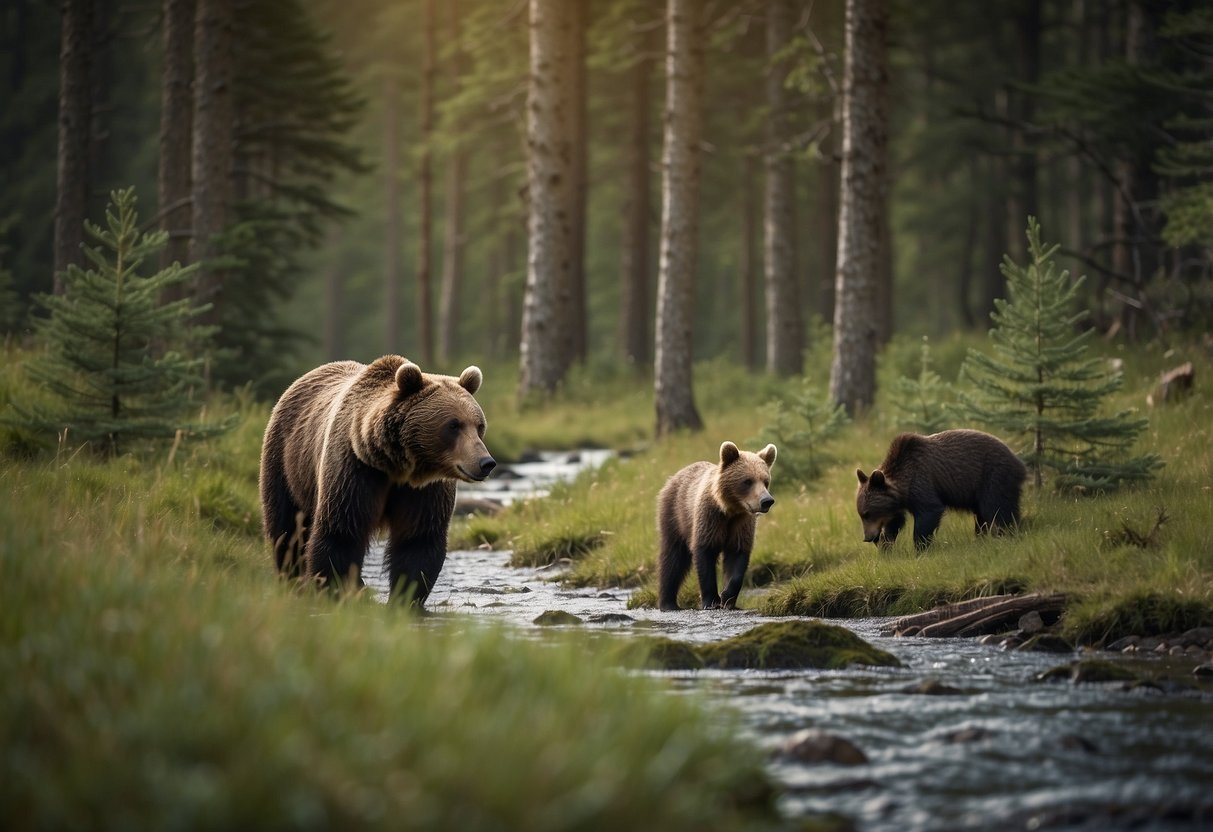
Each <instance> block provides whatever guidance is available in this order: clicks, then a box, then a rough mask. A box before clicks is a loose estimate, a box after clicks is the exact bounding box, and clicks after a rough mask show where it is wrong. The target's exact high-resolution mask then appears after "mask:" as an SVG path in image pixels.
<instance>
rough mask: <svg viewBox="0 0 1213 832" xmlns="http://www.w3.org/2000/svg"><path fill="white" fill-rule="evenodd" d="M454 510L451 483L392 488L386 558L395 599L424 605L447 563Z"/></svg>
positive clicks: (388, 514) (452, 486)
mask: <svg viewBox="0 0 1213 832" xmlns="http://www.w3.org/2000/svg"><path fill="white" fill-rule="evenodd" d="M454 510H455V484H454V483H452V482H438V483H434V484H433V485H429V486H426V487H425V488H412V487H410V486H407V485H398V486H396V487H395V488H393V489H392V491H391V493H390V494H389V496H388V504H387V508H386V516H387V522H388V526H389V530H390V533H389V537H388V543H387V552H386V560H387V570H388V582H389V584H390V586H391V593H392V598H393V599H394V600H397V601H407V602H408V603H409V604H412V605H413V606H417V607H421V606H424V605H425V600H426V598H428V597H429V594H430V591H431V590H432V589H433V588H434V584H435V583H437V582H438V576H439V575H440V574H441V572H442V567H443V564H445V563H446V537H447V529H448V528H449V527H450V524H451V514H452V513H453V512H454Z"/></svg>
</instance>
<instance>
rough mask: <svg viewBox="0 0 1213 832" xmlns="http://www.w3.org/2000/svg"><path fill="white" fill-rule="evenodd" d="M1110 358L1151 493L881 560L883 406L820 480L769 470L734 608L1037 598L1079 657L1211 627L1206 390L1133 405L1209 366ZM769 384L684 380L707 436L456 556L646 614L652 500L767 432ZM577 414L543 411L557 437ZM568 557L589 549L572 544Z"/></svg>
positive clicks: (905, 607)
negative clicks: (621, 594) (1063, 609)
mask: <svg viewBox="0 0 1213 832" xmlns="http://www.w3.org/2000/svg"><path fill="white" fill-rule="evenodd" d="M976 343H980V342H979V341H977V340H974V339H968V340H965V339H953V340H950V341H947V342H944V343H943V344H936V345H934V346H933V350H934V355H935V360H936V366H937V368H938V369H939V371H940V373H941V375H943V376H944V377H945V378H953V377H955V371H956V368H958V367H959V365H960V362H961V360H962V359H963V355H964V350H965V349H966V348H967V346H969V345H972V344H976ZM917 347H918V345H917V342H914V341H913V340H912V339H908V340H907V341H906V342H904V343H901V344H898V345H895V346H894V348H893V349H892V350H890V351H889V352H888V353H886V355H885V356H884V357H883V358H882V362H881V370H880V372H881V379H882V387H881V389H882V390H885V391H888V390H890V389H891V388H892V384H891V383H889V382H890V381H891V380H892V379H893V378H895V377H896V376H897V375H898V374H901V373H906V372H913V371H914V364H913V361H914V360H915V359H916V354H915V352H914V350H916V349H917ZM1111 357H1115V358H1118V359H1120V360H1121V361H1122V362H1123V365H1124V370H1125V376H1126V384H1125V388H1124V390H1123V391H1122V392H1121V393H1120V394H1119V396H1118V397H1117V398H1116V400H1115V401H1113V402H1111V406H1113V407H1133V408H1137V409H1139V410H1140V411H1141V412H1142V413H1143V414H1144V415H1146V416H1148V417H1149V419H1150V428H1149V430H1148V431H1147V432H1146V434H1145V435H1144V436H1143V437H1142V438H1141V440H1140V441H1139V447H1138V448H1136V449H1135V452H1142V451H1153V452H1155V453H1158V454H1160V455H1161V456H1162V457H1163V459H1164V460H1165V462H1166V467H1165V468H1164V469H1163V471H1162V473H1161V474H1160V475H1159V477H1158V478H1157V480H1156V481H1155V482H1154V483H1152V484H1151V485H1150V486H1148V487H1146V488H1138V489H1126V490H1123V491H1120V492H1117V493H1113V494H1110V495H1101V496H1093V497H1076V496H1072V495H1058V494H1054V493H1052V492H1051V491H1049V490H1048V489H1047V486H1046V490H1044V491H1042V492H1039V493H1038V492H1036V491H1035V490H1034V489H1032V488H1031V487H1030V486H1029V487H1027V488H1026V489H1025V499H1024V508H1025V515H1026V519H1025V523H1024V526H1023V529H1022V530H1021V532H1020V533H1019V534H1017V535H1012V536H1006V537H996V538H983V539H975V537H974V535H973V525H972V522H973V521H972V518H971V516H968V515H964V514H949V515H948V516H946V517H945V520H944V524H943V526H942V527H941V529H940V531H939V533H938V535H937V538H936V542H935V544H934V545H933V546H932V547H931V549H930V550H929V551H928V552H927V553H925V554H922V555H919V554H918V553H917V552H915V551H914V548H913V545H912V541H911V540H910V535H909V531H908V530H907V533H906V534H904V535H902V539H901V540H899V541H898V544H897V546H896V547H895V548H894V549H893V550H892V551H891V552H887V553H882V552H878V551H877V550H876V549H875V547H873V546H871V545H870V544H865V543H863V542H862V535H861V532H860V527H859V520H858V518H857V517H856V516H855V508H854V494H855V485H856V483H855V469H856V468H857V467H862V468H864V469H865V470H870V469H871V468H873V467H875V466H876V465H877V464H879V462H880V461H881V459H882V458H883V456H884V452H885V450H886V448H887V445H888V442H889V440H890V439H891V438H892V437H893V435H895V434H896V433H897V432H898V429H899V428H898V426H897V425H896V424H895V421H894V415H893V414H895V412H896V408H894V407H892V403H891V402H890V401H889V398H888V396H889V394H887V393H886V394H884V395H882V396H881V398H880V399H879V400H878V402H877V406H876V407H875V408H874V409H873V411H872V412H871V413H869V414H867V416H866V417H865V418H863V419H861V420H860V421H858V422H856V423H854V424H852V425H851V426H850V427H849V428H847V429H846V430H845V431H844V432H843V434H842V435H841V436H840V438H838V439H837V440H835V441H834V442H833V443H831V445H830V447H829V448H828V450H829V451H830V453H831V454H832V455H833V456H834V457H835V458H836V459H837V460H838V462H837V464H835V465H833V466H832V467H830V468H829V469H827V471H826V472H825V475H824V476H823V477H822V479H821V480H820V481H818V482H816V483H814V484H813V485H812V486H810V487H797V486H795V485H793V484H790V483H787V482H785V481H781V479H780V467H779V464H778V463H776V466H775V469H774V472H773V473H774V481H773V485H772V493H773V494H774V495H775V497H776V499H777V501H778V502H777V504H776V506H775V508H774V509H773V510H772V512H771V513H770V514H769V515H767V516H764V517H763V518H761V519H760V521H759V529H758V540H757V544H756V547H755V550H754V555H753V559H752V562H751V568H750V573H749V581H750V584H751V587H750V589H749V590H748V591H747V592H745V593H743V594H742V598H741V600H742V604H743V606H744V605H747V604H748V605H756V606H759V607H760V608H761V609H763V611H764V612H768V613H771V614H801V615H818V616H830V617H854V616H868V615H900V614H904V613H909V612H915V611H919V610H922V609H924V608H929V607H930V606H932V605H934V604H937V603H941V602H945V601H955V600H961V599H964V598H971V597H977V596H981V595H991V594H997V593H1000V592H1007V591H1025V590H1039V591H1051V592H1052V591H1056V592H1065V593H1067V594H1069V595H1070V597H1071V602H1070V606H1069V609H1068V612H1067V616H1066V618H1065V626H1066V630H1067V635H1069V636H1070V637H1072V638H1078V639H1079V640H1081V641H1083V642H1084V643H1090V642H1098V641H1102V640H1105V639H1114V638H1117V637H1119V636H1120V635H1126V634H1128V633H1130V632H1135V633H1143V632H1152V631H1160V632H1162V631H1169V630H1174V629H1182V628H1183V627H1185V626H1195V625H1197V624H1203V623H1213V547H1210V546H1209V545H1208V532H1207V530H1208V528H1210V525H1211V524H1213V499H1211V498H1213V388H1211V387H1210V385H1208V384H1202V383H1201V382H1199V381H1198V387H1197V390H1196V392H1195V394H1194V395H1193V396H1191V397H1189V398H1188V399H1186V400H1183V401H1181V402H1179V403H1177V404H1174V405H1169V406H1167V407H1160V408H1154V409H1150V408H1147V406H1146V404H1145V396H1146V394H1147V393H1148V392H1149V391H1150V389H1151V387H1152V385H1153V383H1154V380H1155V379H1156V378H1157V375H1158V373H1159V372H1160V371H1162V370H1164V369H1167V368H1170V367H1172V366H1174V365H1176V364H1178V363H1181V362H1182V361H1185V360H1192V361H1193V362H1194V364H1195V368H1196V377H1197V379H1207V378H1209V377H1210V376H1211V375H1213V360H1211V359H1210V356H1209V354H1208V351H1207V349H1204V348H1199V347H1192V348H1187V349H1182V350H1177V351H1175V352H1173V353H1164V352H1163V351H1162V350H1161V349H1159V348H1154V347H1141V348H1135V349H1132V350H1125V351H1118V352H1116V353H1114V354H1113V355H1112V356H1111ZM810 374H818V375H820V377H822V378H824V368H820V367H817V368H810ZM701 380H703V381H701ZM777 384H778V382H775V381H773V380H771V379H768V378H750V377H747V376H746V375H744V374H741V373H738V372H736V371H731V372H730V371H728V370H724V371H718V368H704V367H701V368H697V374H696V385H697V388H696V389H697V395H698V398H699V401H700V403H701V407H702V408H703V412H704V418H705V422H706V425H707V426H706V429H705V430H704V432H703V433H701V434H694V435H682V436H675V437H672V438H670V439H668V440H664V441H662V442H661V443H657V444H654V445H653V446H652V447H650V448H649V449H648V450H646V451H645V452H644V453H642V454H639V455H637V456H635V457H633V458H631V459H628V460H621V461H617V462H614V463H611V464H609V465H607V466H604V467H603V468H602V469H600V470H598V471H593V472H588V473H586V474H584V475H583V476H582V477H581V479H580V480H578V481H577V482H575V483H573V484H572V485H570V486H568V487H565V488H562V489H560V490H558V491H557V492H556V494H555V495H554V498H553V499H550V500H547V501H543V502H536V503H531V504H525V505H520V506H517V507H515V508H513V509H512V510H510V511H507V512H504V513H503V514H501V515H499V516H498V517H496V518H492V519H478V520H476V521H474V524H472V525H469V526H467V527H464V528H462V529H461V530H460V531H459V532H458V533H457V536H456V541H455V542H457V543H461V544H475V543H479V542H482V541H485V540H491V541H493V542H494V545H496V546H498V547H502V548H511V549H513V550H515V552H516V553H517V554H516V559H517V560H518V561H519V562H523V563H544V562H550V561H551V560H554V559H557V558H570V559H571V560H572V567H571V570H570V571H569V572H568V573H567V574H566V580H568V581H569V582H571V583H573V584H578V585H615V586H625V587H635V588H637V589H636V592H635V594H634V596H633V605H634V606H646V605H651V604H652V603H653V602H654V600H655V592H654V585H653V582H654V570H655V559H656V541H657V535H656V526H655V518H654V510H655V497H656V494H657V492H658V491H659V490H660V488H661V486H662V484H663V483H664V482H665V480H666V478H668V477H669V476H670V475H671V474H673V473H674V472H675V471H676V470H678V469H679V468H681V467H682V466H683V465H686V464H687V463H689V462H692V461H694V460H698V459H709V460H710V459H715V456H716V450H717V448H718V446H719V443H720V442H721V441H722V440H724V439H732V440H734V441H738V442H740V443H742V444H743V445H744V446H746V447H758V446H759V443H758V442H757V437H758V434H759V433H760V431H761V429H762V426H763V424H764V420H765V418H766V416H767V413H766V411H765V408H764V407H763V403H764V402H765V401H767V399H768V398H769V396H770V394H771V392H772V391H773V390H774V389H775V387H776V385H777ZM581 406H582V405H580V404H573V403H564V402H560V401H557V402H555V403H553V404H552V407H553V409H554V410H557V411H562V412H564V413H565V419H566V420H568V421H572V420H573V419H575V418H576V415H575V414H576V412H577V409H578V408H579V407H581ZM595 412H597V411H595ZM608 429H609V426H608ZM782 452H784V451H783V450H782V449H781V453H782ZM1160 509H1162V510H1165V512H1166V514H1167V517H1168V519H1167V521H1166V522H1165V523H1164V524H1163V526H1162V528H1161V529H1160V530H1159V532H1158V533H1157V535H1156V536H1155V539H1154V540H1153V542H1151V543H1150V544H1149V545H1147V546H1144V547H1142V546H1138V545H1133V544H1131V543H1129V542H1127V540H1126V539H1127V538H1131V537H1133V535H1130V534H1126V533H1125V529H1126V527H1127V528H1129V529H1132V530H1133V531H1135V532H1137V533H1138V535H1146V534H1148V533H1149V532H1150V531H1151V529H1152V528H1153V526H1154V524H1155V521H1156V520H1157V517H1158V512H1159V510H1160ZM578 541H580V542H581V543H582V544H585V542H586V541H590V542H592V543H591V544H587V545H573V544H574V543H576V542H578ZM755 587H763V588H764V591H762V592H756V591H755ZM696 597H697V591H696V587H695V582H694V580H693V579H689V580H688V581H687V583H686V584H685V585H684V587H683V594H682V596H681V598H682V601H683V603H684V604H686V605H690V604H693V603H694V600H695V598H696Z"/></svg>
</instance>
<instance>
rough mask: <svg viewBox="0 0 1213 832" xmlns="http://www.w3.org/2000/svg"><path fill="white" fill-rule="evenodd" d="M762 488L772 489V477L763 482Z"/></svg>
mask: <svg viewBox="0 0 1213 832" xmlns="http://www.w3.org/2000/svg"><path fill="white" fill-rule="evenodd" d="M762 487H763V488H770V487H771V478H770V477H767V478H766V479H765V480H763V481H762Z"/></svg>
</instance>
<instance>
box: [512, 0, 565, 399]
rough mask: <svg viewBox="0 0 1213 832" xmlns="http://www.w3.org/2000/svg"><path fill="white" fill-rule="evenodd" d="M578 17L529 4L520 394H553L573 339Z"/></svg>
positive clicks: (556, 6) (542, 3)
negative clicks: (574, 84)
mask: <svg viewBox="0 0 1213 832" xmlns="http://www.w3.org/2000/svg"><path fill="white" fill-rule="evenodd" d="M572 24H573V12H572V10H571V9H570V7H569V4H568V3H567V2H565V0H530V28H531V46H530V76H529V80H528V89H527V108H526V130H527V136H526V140H527V241H528V248H527V275H526V293H525V297H524V299H523V311H522V342H521V378H520V381H519V395H521V396H526V395H528V394H530V393H533V392H545V393H550V392H553V391H554V390H555V389H556V387H557V385H558V384H559V383H560V381H561V380H562V379H563V377H564V371H565V368H566V367H567V360H566V357H565V356H562V354H561V353H562V351H563V350H566V349H567V347H568V344H569V339H568V337H567V335H566V331H565V327H566V326H567V318H566V315H565V314H564V313H565V311H566V310H567V309H568V306H569V297H568V294H569V271H570V263H571V256H572V241H571V238H572V225H571V223H572V202H573V162H572V144H571V141H572V136H573V132H574V123H573V120H574V118H575V116H574V102H573V101H572V100H571V94H570V93H571V84H570V78H571V75H572V72H571V71H570V63H571V61H572V60H573V56H572V50H571V48H570V47H571V44H572V39H571V36H570V34H571V27H572Z"/></svg>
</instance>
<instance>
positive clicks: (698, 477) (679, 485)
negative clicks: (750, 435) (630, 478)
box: [657, 442, 775, 610]
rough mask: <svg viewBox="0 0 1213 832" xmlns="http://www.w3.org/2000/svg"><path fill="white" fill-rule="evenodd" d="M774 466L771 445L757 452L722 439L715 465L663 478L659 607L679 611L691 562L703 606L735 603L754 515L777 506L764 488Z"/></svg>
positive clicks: (659, 507)
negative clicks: (719, 566) (719, 565)
mask: <svg viewBox="0 0 1213 832" xmlns="http://www.w3.org/2000/svg"><path fill="white" fill-rule="evenodd" d="M774 464H775V446H774V445H767V446H766V447H765V448H763V449H762V450H761V451H759V452H758V453H756V454H755V453H750V452H749V451H739V450H738V449H737V446H736V445H734V444H733V443H732V442H725V443H724V444H722V445H721V446H720V464H719V465H713V464H712V463H711V462H694V463H692V464H690V465H688V466H687V467H685V468H683V469H682V470H681V471H679V472H678V473H677V474H675V475H674V476H672V477H670V479H669V481H668V482H666V484H665V486H664V487H663V488H662V489H661V493H660V494H658V495H657V534H658V537H659V538H660V545H661V551H660V553H659V554H658V559H657V585H658V589H657V597H658V603H659V605H660V607H661V609H663V610H676V609H678V589H679V587H681V586H682V581H683V579H684V578H685V577H686V574H687V571H688V570H689V569H690V568H691V563H692V562H694V564H695V572H696V574H697V575H698V576H699V597H700V599H701V600H702V601H703V608H704V609H705V610H706V609H712V608H715V607H730V608H731V607H734V606H736V604H737V595H738V594H739V593H740V592H741V582H742V580H743V579H744V578H745V571H746V567H747V566H749V564H750V551H751V550H752V549H753V548H754V527H755V525H756V522H757V520H756V519H757V517H758V515H759V514H765V513H766V512H767V511H769V510H770V508H771V506H773V505H775V498H774V497H772V496H771V492H770V491H768V490H767V489H768V488H770V485H771V466H772V465H774ZM722 553H723V555H724V574H725V580H726V583H725V587H724V592H723V593H722V594H717V592H716V562H717V560H718V559H719V558H720V556H721V554H722Z"/></svg>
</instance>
